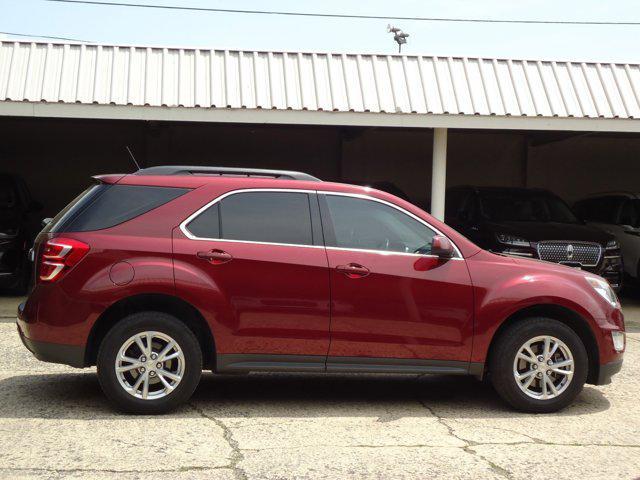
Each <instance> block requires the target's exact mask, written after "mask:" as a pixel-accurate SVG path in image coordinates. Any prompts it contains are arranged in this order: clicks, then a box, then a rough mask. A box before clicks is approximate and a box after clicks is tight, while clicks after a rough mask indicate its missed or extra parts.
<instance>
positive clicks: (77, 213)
mask: <svg viewBox="0 0 640 480" xmlns="http://www.w3.org/2000/svg"><path fill="white" fill-rule="evenodd" d="M188 191H189V190H188V189H185V188H171V187H149V186H144V185H104V184H101V185H96V186H93V187H91V188H89V189H88V190H85V192H83V193H82V194H81V195H80V196H78V197H77V198H76V199H74V200H73V201H72V202H71V203H70V204H69V205H68V206H67V207H66V208H65V209H64V210H63V211H62V212H60V213H59V214H58V216H56V218H55V219H54V220H53V221H52V222H51V223H50V224H49V225H51V228H50V231H51V232H88V231H93V230H102V229H105V228H109V227H113V226H115V225H118V224H120V223H123V222H126V221H128V220H131V219H133V218H135V217H137V216H139V215H142V214H143V213H147V212H148V211H150V210H153V209H154V208H157V207H159V206H160V205H164V204H165V203H168V202H170V201H171V200H174V199H175V198H177V197H179V196H181V195H184V194H185V193H187V192H188Z"/></svg>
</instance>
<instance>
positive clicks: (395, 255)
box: [17, 167, 625, 413]
mask: <svg viewBox="0 0 640 480" xmlns="http://www.w3.org/2000/svg"><path fill="white" fill-rule="evenodd" d="M96 180H97V184H95V185H93V186H92V187H90V188H89V189H87V190H86V191H85V192H84V193H82V194H81V195H80V196H78V197H77V198H76V199H75V200H74V201H73V202H71V203H70V204H69V205H68V206H67V207H66V208H65V209H64V210H63V211H61V212H60V213H59V214H58V215H57V216H56V218H54V219H53V221H51V223H49V225H48V226H47V227H46V228H45V229H44V230H43V231H42V232H41V233H40V235H39V236H38V238H37V240H36V245H35V278H36V284H35V287H34V288H33V289H32V291H31V293H30V295H29V298H28V300H27V301H26V302H25V303H24V304H22V305H21V306H20V307H19V311H18V321H17V323H18V331H19V333H20V337H21V338H22V340H23V342H24V344H25V345H26V347H27V348H28V349H29V350H31V351H32V352H33V353H34V355H35V356H36V357H37V358H39V359H40V360H44V361H49V362H58V363H65V364H68V365H72V366H74V367H89V366H92V365H97V370H98V378H99V380H100V384H101V386H102V388H103V390H104V392H105V394H106V396H107V397H109V399H110V400H112V401H113V403H115V405H117V406H118V407H119V408H120V409H122V410H125V411H129V412H137V413H161V412H165V411H168V410H170V409H172V408H174V407H176V406H177V405H179V404H180V403H182V402H184V401H186V400H187V399H188V398H189V397H190V396H191V394H192V393H193V391H194V389H195V388H196V386H197V385H198V382H199V379H200V375H201V372H202V369H203V368H206V369H211V370H213V371H214V372H216V373H234V372H250V371H269V372H273V371H279V372H284V371H295V372H332V373H342V372H367V373H369V372H381V373H410V374H422V373H437V374H467V375H475V376H476V377H478V378H483V377H485V376H486V377H488V378H489V379H490V380H491V382H492V383H493V385H494V386H495V388H496V390H497V391H498V393H499V394H500V395H501V396H502V397H503V398H504V399H505V400H506V401H507V402H508V403H509V404H511V405H512V406H514V407H515V408H517V409H520V410H525V411H532V412H550V411H555V410H558V409H560V408H562V407H565V406H566V405H568V404H569V403H570V402H571V401H572V400H573V399H574V398H575V397H576V395H577V394H578V393H579V392H580V390H581V389H582V387H583V385H584V383H585V382H587V383H592V384H596V385H602V384H606V383H609V382H610V379H611V376H612V375H613V374H615V373H616V372H618V371H619V370H620V368H621V366H622V356H623V351H624V348H625V334H624V320H623V316H622V312H621V310H620V304H619V303H618V300H617V298H616V295H615V293H614V292H613V291H612V290H611V287H610V286H609V284H608V283H607V282H606V280H604V279H602V278H601V277H598V276H596V275H593V274H591V273H587V272H582V271H580V270H576V269H573V268H569V267H565V266H561V265H556V264H551V263H545V262H541V261H537V260H527V259H519V258H512V257H506V256H501V255H496V254H493V253H489V252H487V251H484V250H482V249H480V248H479V247H477V246H476V245H474V244H473V243H472V242H470V241H469V240H467V239H466V238H465V237H464V236H462V235H460V234H459V233H457V232H456V231H455V230H453V229H451V228H449V227H448V226H447V225H445V224H444V223H442V222H439V221H438V220H436V219H434V218H433V217H431V216H430V215H428V214H426V213H425V212H423V211H422V210H420V209H419V208H417V207H415V206H414V205H412V204H410V203H408V202H406V201H404V200H401V199H399V198H397V197H394V196H393V195H390V194H387V193H383V192H380V191H377V190H373V189H370V188H366V187H357V186H351V185H342V184H336V183H326V182H321V181H319V180H318V179H316V178H314V177H311V176H309V175H306V174H302V173H296V172H284V171H267V170H246V169H245V170H242V169H221V168H206V167H204V168H203V167H153V168H147V169H144V170H140V171H138V172H137V173H135V174H131V175H105V176H100V177H96Z"/></svg>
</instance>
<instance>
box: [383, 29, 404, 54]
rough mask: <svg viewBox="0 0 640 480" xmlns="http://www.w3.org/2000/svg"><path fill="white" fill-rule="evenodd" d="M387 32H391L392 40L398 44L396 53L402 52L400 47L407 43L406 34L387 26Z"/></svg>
mask: <svg viewBox="0 0 640 480" xmlns="http://www.w3.org/2000/svg"><path fill="white" fill-rule="evenodd" d="M387 32H393V39H394V40H395V41H396V42H397V43H398V53H400V52H401V51H402V45H403V44H404V43H407V37H408V36H409V34H408V33H404V32H403V31H402V30H400V29H399V28H397V27H392V26H391V25H387Z"/></svg>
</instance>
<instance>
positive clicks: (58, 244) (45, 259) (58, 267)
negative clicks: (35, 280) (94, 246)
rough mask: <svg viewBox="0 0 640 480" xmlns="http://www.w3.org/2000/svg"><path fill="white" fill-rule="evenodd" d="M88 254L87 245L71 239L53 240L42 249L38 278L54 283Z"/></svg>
mask: <svg viewBox="0 0 640 480" xmlns="http://www.w3.org/2000/svg"><path fill="white" fill-rule="evenodd" d="M88 252H89V245H87V244H86V243H84V242H81V241H79V240H74V239H73V238H54V239H52V240H49V241H47V242H46V243H45V244H44V246H43V247H42V253H41V256H40V270H39V278H40V281H41V282H55V281H56V280H58V279H59V278H60V277H61V276H62V275H63V274H64V273H65V272H66V271H67V270H69V269H70V268H71V267H73V266H74V265H76V264H77V263H78V262H79V261H80V260H82V259H83V258H84V256H85V255H86V254H87V253H88Z"/></svg>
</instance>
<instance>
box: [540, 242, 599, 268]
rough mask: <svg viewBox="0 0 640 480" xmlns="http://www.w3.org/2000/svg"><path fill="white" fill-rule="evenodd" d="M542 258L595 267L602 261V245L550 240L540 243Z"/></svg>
mask: <svg viewBox="0 0 640 480" xmlns="http://www.w3.org/2000/svg"><path fill="white" fill-rule="evenodd" d="M538 256H539V257H540V260H546V261H547V262H554V263H571V264H580V265H582V266H583V267H595V266H596V265H598V263H599V262H600V257H601V256H602V247H601V246H600V245H598V244H597V243H590V242H568V241H549V242H540V243H538Z"/></svg>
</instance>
